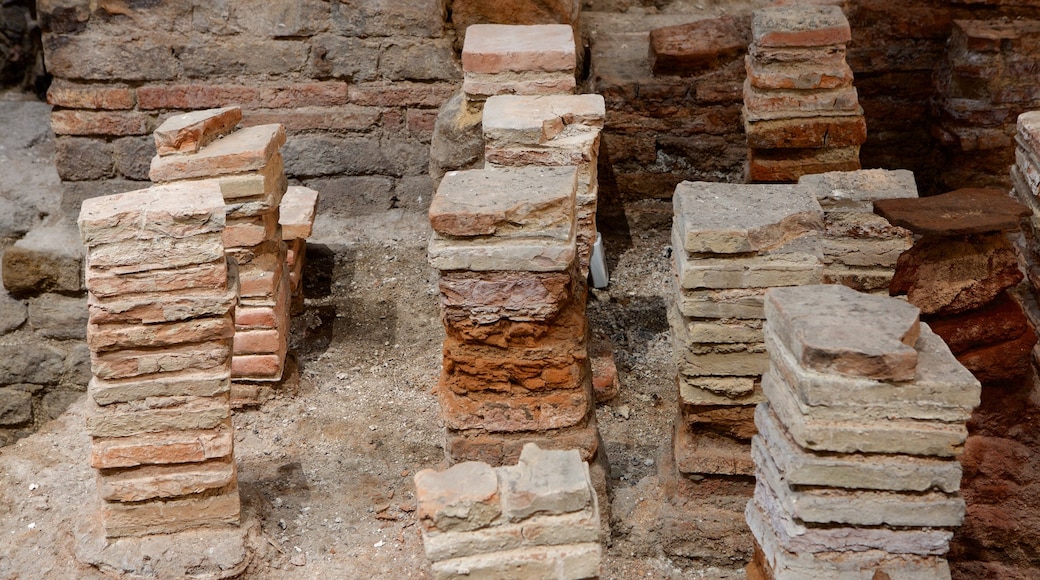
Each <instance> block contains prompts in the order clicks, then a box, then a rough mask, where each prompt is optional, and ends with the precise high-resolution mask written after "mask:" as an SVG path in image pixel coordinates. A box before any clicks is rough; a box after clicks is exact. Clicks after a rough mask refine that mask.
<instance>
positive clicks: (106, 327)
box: [79, 180, 239, 537]
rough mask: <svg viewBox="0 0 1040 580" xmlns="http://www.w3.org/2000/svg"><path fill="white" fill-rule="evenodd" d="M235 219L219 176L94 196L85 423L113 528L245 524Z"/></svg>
mask: <svg viewBox="0 0 1040 580" xmlns="http://www.w3.org/2000/svg"><path fill="white" fill-rule="evenodd" d="M224 223H225V222H224V200H223V198H222V197H221V195H220V186H219V184H218V183H217V182H216V181H212V180H207V181H197V182H192V183H179V184H171V185H161V186H154V187H152V188H151V189H147V190H141V191H135V192H130V193H122V194H117V195H112V196H106V197H99V198H93V199H90V200H88V201H86V202H84V203H83V208H82V211H81V213H80V216H79V227H80V232H81V236H82V239H83V243H84V244H85V245H86V246H87V266H86V283H87V289H88V291H89V293H90V295H89V313H90V324H89V326H88V332H87V343H88V345H89V346H90V352H91V369H92V372H93V379H92V380H91V382H90V387H89V393H90V405H91V413H90V416H89V418H88V419H87V430H88V432H89V433H90V435H91V456H90V464H91V466H92V467H94V468H95V469H97V470H98V491H99V494H100V496H101V499H102V508H101V513H102V520H103V525H104V529H105V535H107V536H108V537H119V536H142V535H148V534H163V533H171V532H178V531H182V530H187V529H193V528H200V527H220V526H229V525H236V524H238V521H239V497H238V485H237V480H236V477H235V463H234V456H233V444H234V433H233V430H232V426H231V404H230V400H229V390H230V377H231V347H232V336H233V335H234V332H235V324H234V317H233V310H234V308H235V303H236V296H237V292H238V278H237V273H236V270H237V269H236V268H234V267H233V262H232V261H229V260H228V259H227V258H226V257H225V255H224V245H223V242H222V235H223V232H224Z"/></svg>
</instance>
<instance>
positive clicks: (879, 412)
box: [745, 285, 981, 580]
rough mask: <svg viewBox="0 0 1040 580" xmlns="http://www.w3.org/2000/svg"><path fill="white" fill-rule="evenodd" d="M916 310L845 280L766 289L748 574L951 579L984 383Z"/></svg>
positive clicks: (749, 514) (749, 508)
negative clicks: (967, 446) (971, 434)
mask: <svg viewBox="0 0 1040 580" xmlns="http://www.w3.org/2000/svg"><path fill="white" fill-rule="evenodd" d="M919 312H920V311H919V310H918V309H917V308H916V307H914V306H912V305H909V304H907V303H905V302H902V301H900V300H895V299H891V298H887V297H881V296H871V295H868V294H862V293H858V292H856V291H854V290H851V289H849V288H846V287H844V286H841V285H826V286H806V287H799V288H776V289H772V290H769V291H768V292H767V293H766V297H765V318H766V322H765V334H766V343H767V348H768V351H769V359H770V362H769V370H768V371H767V372H766V373H765V375H764V376H763V379H762V385H763V391H764V393H765V397H766V402H763V403H761V404H760V405H759V406H758V407H757V409H756V411H755V424H756V427H757V430H758V434H757V435H755V436H754V438H753V440H752V451H753V456H754V463H755V475H756V479H757V483H756V487H755V495H754V498H753V499H752V500H751V501H750V502H748V505H747V509H746V511H745V515H746V518H747V523H748V525H749V527H750V528H751V531H752V534H753V535H754V539H755V557H754V560H753V561H752V563H751V564H750V565H749V567H748V577H750V578H768V579H777V580H781V579H794V578H798V579H801V578H835V579H837V578H841V579H847V578H848V579H854V578H862V579H864V580H871V579H876V578H879V577H890V578H936V579H938V578H950V569H949V566H948V564H947V563H946V558H945V556H946V553H947V552H948V551H949V545H950V540H951V538H952V536H953V529H954V528H956V527H957V526H959V525H960V524H961V521H962V520H963V518H964V513H965V504H964V500H963V499H961V497H960V495H959V494H958V489H959V486H960V479H961V466H960V464H959V463H958V462H957V460H956V457H955V456H956V455H957V454H959V453H960V452H961V451H962V449H963V444H964V441H965V439H966V437H967V428H966V425H965V423H966V422H967V420H968V419H969V418H970V417H971V414H972V410H973V409H974V408H975V407H976V406H978V404H979V402H980V395H981V385H980V384H979V382H978V380H976V379H975V378H974V377H972V375H971V373H969V372H968V370H967V369H965V368H964V367H963V366H961V365H960V363H958V362H957V360H956V359H955V358H954V357H953V354H952V353H951V352H950V350H949V349H948V348H947V347H946V345H945V344H944V343H943V342H942V340H941V339H940V338H939V337H938V336H937V335H935V334H934V333H933V332H932V331H931V330H930V329H929V328H928V326H927V325H926V324H922V323H921V322H920V320H919Z"/></svg>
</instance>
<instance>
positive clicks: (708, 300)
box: [679, 288, 766, 342]
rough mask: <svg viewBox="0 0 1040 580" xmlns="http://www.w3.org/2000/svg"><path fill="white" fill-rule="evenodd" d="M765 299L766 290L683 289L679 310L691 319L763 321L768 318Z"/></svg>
mask: <svg viewBox="0 0 1040 580" xmlns="http://www.w3.org/2000/svg"><path fill="white" fill-rule="evenodd" d="M765 297H766V289H765V288H736V289H732V290H729V289H727V290H685V289H683V290H680V293H679V309H680V311H681V312H682V314H683V316H689V317H691V318H717V319H718V318H728V319H746V320H761V319H763V318H765V317H766V312H765V306H764V301H765ZM759 334H761V333H759ZM704 342H708V341H704Z"/></svg>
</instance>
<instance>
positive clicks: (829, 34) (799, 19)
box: [751, 5, 852, 48]
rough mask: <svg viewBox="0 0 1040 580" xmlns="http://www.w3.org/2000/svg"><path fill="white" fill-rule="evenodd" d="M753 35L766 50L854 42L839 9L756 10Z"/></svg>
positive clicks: (808, 7)
mask: <svg viewBox="0 0 1040 580" xmlns="http://www.w3.org/2000/svg"><path fill="white" fill-rule="evenodd" d="M752 14H753V16H752V20H751V34H752V39H753V41H754V43H755V44H757V45H758V46H763V47H783V48H786V47H817V46H819V47H824V46H831V45H835V44H847V43H848V42H849V41H851V40H852V32H851V29H850V28H849V21H848V19H847V18H845V15H844V14H842V11H841V8H840V7H839V6H827V5H794V6H771V7H768V8H762V9H759V10H756V11H754V12H753V13H752Z"/></svg>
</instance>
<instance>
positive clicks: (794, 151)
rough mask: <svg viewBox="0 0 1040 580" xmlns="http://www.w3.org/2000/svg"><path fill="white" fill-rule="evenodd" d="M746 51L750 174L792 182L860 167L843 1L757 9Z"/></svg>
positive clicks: (860, 134)
mask: <svg viewBox="0 0 1040 580" xmlns="http://www.w3.org/2000/svg"><path fill="white" fill-rule="evenodd" d="M751 28H752V38H753V40H752V43H751V46H750V47H749V49H748V51H749V54H748V55H747V57H746V68H747V80H745V82H744V132H745V133H746V135H747V144H748V168H747V180H748V181H751V182H762V181H766V182H769V181H772V182H785V181H787V182H793V181H798V178H799V177H801V176H802V175H806V174H810V173H824V172H828V171H852V170H856V169H859V168H860V163H859V148H860V145H862V144H863V143H864V142H865V141H866V138H867V128H866V122H865V121H864V118H863V109H862V107H860V106H859V98H858V96H857V94H856V89H855V88H854V87H853V86H852V69H850V68H849V65H848V64H847V63H846V62H845V45H846V44H847V43H848V42H849V41H850V40H851V39H852V35H851V31H850V29H849V21H848V20H847V19H846V18H845V15H844V14H842V12H841V8H839V7H837V6H826V5H796V6H774V7H769V8H763V9H761V10H756V11H755V12H754V15H753V18H752V24H751Z"/></svg>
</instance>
